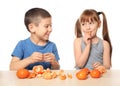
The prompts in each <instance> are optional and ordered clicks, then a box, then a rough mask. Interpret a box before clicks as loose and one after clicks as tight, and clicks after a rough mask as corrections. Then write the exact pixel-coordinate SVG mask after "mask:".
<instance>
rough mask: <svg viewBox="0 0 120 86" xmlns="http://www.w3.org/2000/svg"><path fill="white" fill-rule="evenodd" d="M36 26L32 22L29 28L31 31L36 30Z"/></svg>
mask: <svg viewBox="0 0 120 86" xmlns="http://www.w3.org/2000/svg"><path fill="white" fill-rule="evenodd" d="M34 27H35V25H34V24H33V23H30V24H29V25H28V28H29V30H30V32H35V28H34Z"/></svg>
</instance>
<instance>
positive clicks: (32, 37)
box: [30, 35, 47, 46]
mask: <svg viewBox="0 0 120 86" xmlns="http://www.w3.org/2000/svg"><path fill="white" fill-rule="evenodd" d="M30 40H31V41H32V42H33V43H34V44H36V45H40V46H44V45H45V44H46V43H47V41H45V40H42V39H38V38H37V37H36V36H32V35H31V36H30Z"/></svg>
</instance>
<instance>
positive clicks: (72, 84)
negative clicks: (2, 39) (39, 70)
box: [0, 70, 120, 86]
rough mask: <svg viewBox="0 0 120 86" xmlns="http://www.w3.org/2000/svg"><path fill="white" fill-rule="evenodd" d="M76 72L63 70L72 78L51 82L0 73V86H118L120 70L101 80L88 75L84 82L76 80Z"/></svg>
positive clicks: (9, 73) (12, 72)
mask: <svg viewBox="0 0 120 86" xmlns="http://www.w3.org/2000/svg"><path fill="white" fill-rule="evenodd" d="M76 72H77V71H76V70H65V73H72V74H73V78H72V79H69V78H67V79H66V80H60V79H59V77H57V78H55V79H52V80H45V79H42V78H32V79H19V78H17V76H16V71H0V86H120V70H108V71H107V72H106V73H104V74H103V76H102V77H101V78H98V79H94V78H91V77H90V75H89V76H88V79H86V80H78V79H77V78H76V76H75V74H76Z"/></svg>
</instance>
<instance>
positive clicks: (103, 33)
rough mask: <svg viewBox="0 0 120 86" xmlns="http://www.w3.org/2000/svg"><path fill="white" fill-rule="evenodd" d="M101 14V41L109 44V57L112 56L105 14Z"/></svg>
mask: <svg viewBox="0 0 120 86" xmlns="http://www.w3.org/2000/svg"><path fill="white" fill-rule="evenodd" d="M101 14H102V15H103V31H102V36H103V39H104V40H106V41H107V42H108V43H109V44H110V56H112V45H111V40H110V37H109V32H108V26H107V20H106V16H105V14H104V13H103V12H101Z"/></svg>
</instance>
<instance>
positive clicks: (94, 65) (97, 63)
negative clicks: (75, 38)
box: [92, 62, 101, 69]
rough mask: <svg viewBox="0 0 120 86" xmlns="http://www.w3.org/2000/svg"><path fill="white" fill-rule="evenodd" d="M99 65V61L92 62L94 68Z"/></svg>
mask: <svg viewBox="0 0 120 86" xmlns="http://www.w3.org/2000/svg"><path fill="white" fill-rule="evenodd" d="M100 65H101V63H100V62H95V63H93V65H92V66H93V69H95V68H97V67H98V66H100Z"/></svg>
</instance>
